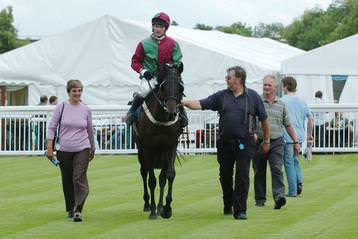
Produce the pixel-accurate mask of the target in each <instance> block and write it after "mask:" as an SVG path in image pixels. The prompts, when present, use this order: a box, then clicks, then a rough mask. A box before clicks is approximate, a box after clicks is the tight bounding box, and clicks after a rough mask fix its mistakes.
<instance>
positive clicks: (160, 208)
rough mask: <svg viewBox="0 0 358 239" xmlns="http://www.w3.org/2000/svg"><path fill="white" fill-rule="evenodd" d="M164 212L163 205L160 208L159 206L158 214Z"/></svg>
mask: <svg viewBox="0 0 358 239" xmlns="http://www.w3.org/2000/svg"><path fill="white" fill-rule="evenodd" d="M162 212H163V207H158V208H157V214H158V215H161V214H162Z"/></svg>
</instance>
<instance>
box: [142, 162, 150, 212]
mask: <svg viewBox="0 0 358 239" xmlns="http://www.w3.org/2000/svg"><path fill="white" fill-rule="evenodd" d="M140 174H141V175H142V179H143V187H144V190H143V200H144V207H143V211H145V212H148V211H149V210H150V208H149V193H148V182H147V176H148V167H147V166H145V165H143V163H141V165H140Z"/></svg>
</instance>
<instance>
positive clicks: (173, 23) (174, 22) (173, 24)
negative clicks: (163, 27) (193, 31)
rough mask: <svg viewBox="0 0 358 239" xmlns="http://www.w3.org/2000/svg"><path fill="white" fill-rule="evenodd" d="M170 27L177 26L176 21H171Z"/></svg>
mask: <svg viewBox="0 0 358 239" xmlns="http://www.w3.org/2000/svg"><path fill="white" fill-rule="evenodd" d="M171 25H172V26H179V23H178V22H177V21H175V20H173V21H172V23H171Z"/></svg>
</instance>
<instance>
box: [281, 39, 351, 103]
mask: <svg viewBox="0 0 358 239" xmlns="http://www.w3.org/2000/svg"><path fill="white" fill-rule="evenodd" d="M357 56H358V34H356V35H353V36H350V37H347V38H345V39H342V40H339V41H335V42H333V43H331V44H327V45H325V46H322V47H319V48H316V49H313V50H311V51H308V52H305V53H302V54H299V55H297V56H294V57H292V58H289V59H287V60H284V61H283V62H282V72H281V73H282V74H284V75H291V76H294V77H295V78H296V79H297V81H298V89H297V94H298V95H300V96H301V97H303V98H305V99H306V100H307V101H308V102H310V101H311V100H312V99H313V97H314V92H315V91H317V90H321V91H322V92H323V95H324V97H325V99H326V100H327V101H328V102H333V88H332V78H334V77H335V76H338V77H339V76H343V78H346V77H345V76H347V81H346V84H345V86H344V88H343V91H342V94H341V96H340V100H339V101H340V102H344V103H353V102H358V94H357V93H356V92H354V91H355V90H356V89H357V86H358V57H357Z"/></svg>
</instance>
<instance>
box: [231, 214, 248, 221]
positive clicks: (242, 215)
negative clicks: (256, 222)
mask: <svg viewBox="0 0 358 239" xmlns="http://www.w3.org/2000/svg"><path fill="white" fill-rule="evenodd" d="M234 218H235V219H236V220H246V219H247V215H246V212H235V213H234Z"/></svg>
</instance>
